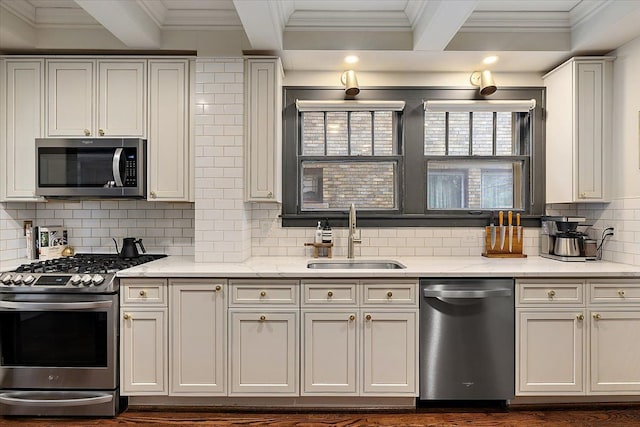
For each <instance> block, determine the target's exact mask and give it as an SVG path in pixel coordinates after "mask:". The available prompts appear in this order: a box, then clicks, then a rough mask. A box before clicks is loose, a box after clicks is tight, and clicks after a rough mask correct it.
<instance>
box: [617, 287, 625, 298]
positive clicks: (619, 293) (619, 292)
mask: <svg viewBox="0 0 640 427" xmlns="http://www.w3.org/2000/svg"><path fill="white" fill-rule="evenodd" d="M618 295H620V296H621V297H623V298H624V289H619V290H618Z"/></svg>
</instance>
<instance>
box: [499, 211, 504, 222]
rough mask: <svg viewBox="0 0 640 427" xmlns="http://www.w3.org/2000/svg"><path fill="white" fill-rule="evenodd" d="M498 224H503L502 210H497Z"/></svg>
mask: <svg viewBox="0 0 640 427" xmlns="http://www.w3.org/2000/svg"><path fill="white" fill-rule="evenodd" d="M498 224H499V225H502V224H504V212H502V211H500V212H498Z"/></svg>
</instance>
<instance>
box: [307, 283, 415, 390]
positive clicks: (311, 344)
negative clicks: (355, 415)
mask: <svg viewBox="0 0 640 427" xmlns="http://www.w3.org/2000/svg"><path fill="white" fill-rule="evenodd" d="M302 292H303V301H302V318H303V320H302V323H303V326H302V349H301V351H302V392H301V394H302V395H307V396H346V395H355V396H394V397H400V396H416V395H417V392H418V387H417V375H418V371H417V364H418V357H417V352H418V310H417V306H418V303H417V292H418V284H417V282H416V281H414V280H400V281H397V280H396V281H394V280H362V281H358V280H352V281H344V280H342V281H341V280H309V281H305V282H304V283H303V284H302Z"/></svg>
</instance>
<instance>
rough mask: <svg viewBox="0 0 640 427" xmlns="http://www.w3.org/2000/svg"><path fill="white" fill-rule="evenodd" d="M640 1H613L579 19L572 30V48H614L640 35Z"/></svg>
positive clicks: (577, 49)
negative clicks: (639, 23)
mask: <svg viewBox="0 0 640 427" xmlns="http://www.w3.org/2000/svg"><path fill="white" fill-rule="evenodd" d="M638 22H640V2H639V1H610V2H607V3H604V4H603V5H602V6H601V7H600V8H598V9H595V10H593V11H592V12H591V13H590V14H589V15H588V16H587V17H585V18H584V19H582V20H580V21H579V22H577V23H576V24H575V25H574V26H573V28H572V31H571V48H572V50H573V51H581V50H613V49H615V48H617V47H620V46H622V45H623V44H625V43H626V42H628V41H630V40H633V39H634V38H636V37H638V36H640V25H638Z"/></svg>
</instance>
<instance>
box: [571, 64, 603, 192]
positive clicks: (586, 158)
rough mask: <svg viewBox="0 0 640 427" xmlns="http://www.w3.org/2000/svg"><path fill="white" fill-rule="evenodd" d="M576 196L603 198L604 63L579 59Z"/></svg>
mask: <svg viewBox="0 0 640 427" xmlns="http://www.w3.org/2000/svg"><path fill="white" fill-rule="evenodd" d="M575 73H576V74H575V76H576V77H575V91H576V99H575V103H576V106H575V111H576V115H575V120H576V123H575V129H576V131H575V132H576V135H575V138H576V143H577V148H576V151H577V152H576V156H577V163H578V165H577V166H578V167H577V170H576V171H575V173H577V177H576V183H577V188H576V195H577V198H576V199H577V200H584V199H602V198H603V186H602V184H603V181H602V180H603V175H602V172H603V160H604V157H603V156H604V155H605V153H604V152H603V144H604V141H605V136H604V133H603V132H604V127H603V126H604V116H605V111H604V110H603V108H604V104H603V99H604V94H603V89H604V86H603V77H604V76H603V63H600V62H587V63H580V62H577V63H576V70H575Z"/></svg>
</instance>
